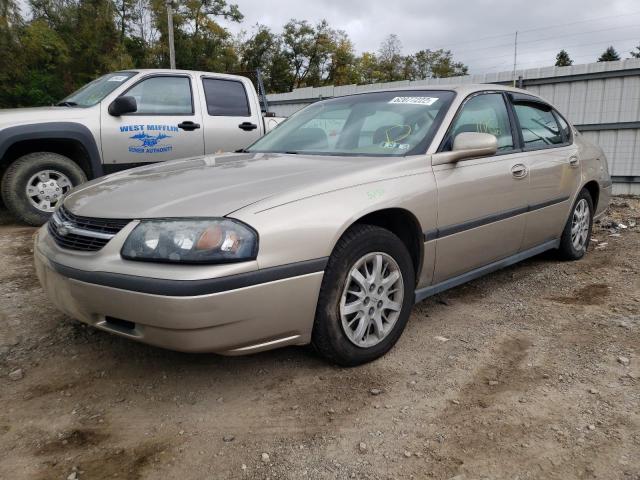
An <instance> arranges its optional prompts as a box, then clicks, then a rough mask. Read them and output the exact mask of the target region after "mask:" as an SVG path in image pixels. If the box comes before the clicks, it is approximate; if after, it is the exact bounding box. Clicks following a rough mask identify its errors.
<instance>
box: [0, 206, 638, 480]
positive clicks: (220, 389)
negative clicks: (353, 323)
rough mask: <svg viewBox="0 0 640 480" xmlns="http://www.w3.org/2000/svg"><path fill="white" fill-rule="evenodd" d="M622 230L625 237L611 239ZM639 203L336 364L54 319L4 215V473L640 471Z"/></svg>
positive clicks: (458, 292) (416, 314)
mask: <svg viewBox="0 0 640 480" xmlns="http://www.w3.org/2000/svg"><path fill="white" fill-rule="evenodd" d="M619 222H622V223H623V224H624V225H625V226H627V227H629V228H626V229H625V228H621V227H617V228H612V227H611V225H612V223H613V224H614V225H618V223H619ZM635 222H638V223H640V200H638V199H626V198H625V199H622V198H617V199H615V201H614V203H613V205H612V207H611V208H610V210H609V212H608V214H607V217H606V218H605V219H604V220H603V222H602V223H601V224H600V225H597V226H596V227H595V230H594V237H595V239H596V240H597V242H596V241H595V240H594V242H593V243H592V247H591V251H590V252H589V254H588V256H587V257H586V258H585V259H584V260H583V261H580V262H574V263H563V262H559V261H557V260H555V259H554V257H553V256H552V255H543V256H540V257H536V258H534V259H531V260H529V261H527V262H525V263H523V264H520V265H517V266H514V267H511V268H508V269H506V270H503V271H501V272H498V273H495V274H492V275H489V276H487V277H485V278H483V279H481V280H478V281H475V282H473V283H470V284H468V285H465V286H462V287H459V288H457V289H454V290H452V291H449V292H446V293H445V294H442V295H440V296H439V297H436V298H433V299H429V300H427V301H425V302H422V303H421V304H419V305H417V306H416V307H415V308H414V311H413V314H412V318H411V320H410V322H409V325H408V327H407V329H406V331H405V333H404V335H403V336H402V338H401V339H400V341H399V343H398V344H397V345H396V347H395V348H394V349H393V350H392V351H391V353H390V354H388V355H387V356H386V357H384V358H383V359H381V360H379V361H377V362H374V363H372V364H369V365H366V366H363V367H359V368H353V369H342V368H337V367H334V366H331V365H327V364H326V363H325V362H323V361H322V360H320V359H319V358H318V357H317V356H316V355H314V354H313V352H311V351H310V350H309V349H305V348H290V349H284V350H278V351H274V352H269V353H265V354H260V355H256V356H252V357H244V358H223V357H219V356H215V355H185V354H179V353H174V352H168V351H163V350H159V349H156V348H153V347H149V346H145V345H140V344H136V343H132V342H130V341H127V340H124V339H120V338H117V337H115V336H112V335H109V334H106V333H103V332H100V331H96V330H93V329H91V328H89V327H85V326H84V325H82V324H80V323H77V322H75V321H72V320H71V319H69V318H67V317H65V315H63V314H61V313H58V312H57V311H56V310H55V309H53V308H52V306H51V305H50V303H49V302H48V301H47V299H46V297H45V295H44V293H43V292H42V290H41V289H40V287H39V285H38V283H37V281H36V278H35V275H34V272H33V267H32V261H31V255H32V246H31V237H32V235H33V233H34V230H33V229H32V228H24V227H19V226H16V225H12V224H11V220H10V219H8V218H7V216H6V214H5V215H4V216H3V218H0V266H1V267H2V268H1V269H0V478H1V479H7V480H15V479H47V480H48V479H61V480H64V479H71V480H73V479H80V480H86V479H103V478H121V479H122V478H124V479H162V480H171V479H180V480H189V479H198V480H200V479H226V478H234V479H235V478H238V479H267V478H269V479H304V478H318V479H344V478H358V479H365V478H366V479H404V478H415V479H422V478H434V479H456V480H470V479H511V480H513V479H521V480H522V479H562V480H567V479H573V478H576V479H590V478H600V479H625V480H627V479H628V480H631V479H636V480H637V479H640V350H639V348H640V275H639V274H640V248H639V247H640V228H639V227H637V226H633V225H635Z"/></svg>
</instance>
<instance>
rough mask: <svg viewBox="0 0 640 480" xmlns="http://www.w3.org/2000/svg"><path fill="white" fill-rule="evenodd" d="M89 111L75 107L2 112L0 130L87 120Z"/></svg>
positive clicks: (0, 111) (0, 114) (21, 109)
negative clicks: (31, 124)
mask: <svg viewBox="0 0 640 480" xmlns="http://www.w3.org/2000/svg"><path fill="white" fill-rule="evenodd" d="M88 110H89V109H86V108H75V107H34V108H12V109H6V110H0V128H5V127H15V126H16V125H24V124H30V123H42V122H61V121H62V122H64V121H68V120H74V119H79V118H86V116H87V114H88Z"/></svg>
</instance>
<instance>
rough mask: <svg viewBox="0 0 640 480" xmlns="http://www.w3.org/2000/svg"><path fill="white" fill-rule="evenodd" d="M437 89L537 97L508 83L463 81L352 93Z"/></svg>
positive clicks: (464, 92)
mask: <svg viewBox="0 0 640 480" xmlns="http://www.w3.org/2000/svg"><path fill="white" fill-rule="evenodd" d="M429 90H431V91H437V90H440V91H442V90H450V91H454V92H457V93H461V94H470V93H474V92H484V91H487V90H491V91H501V92H502V91H504V92H517V93H521V94H524V95H531V96H532V97H538V96H537V95H535V94H533V93H531V92H530V91H528V90H523V89H521V88H515V87H511V86H508V85H498V84H495V83H463V84H460V83H458V84H444V83H443V84H440V85H411V86H406V87H393V88H376V89H373V88H372V89H371V90H366V91H363V92H357V93H354V95H359V94H361V93H374V92H407V91H423V92H424V91H429Z"/></svg>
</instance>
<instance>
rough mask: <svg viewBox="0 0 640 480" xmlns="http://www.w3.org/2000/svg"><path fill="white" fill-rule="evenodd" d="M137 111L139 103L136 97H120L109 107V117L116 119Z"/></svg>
mask: <svg viewBox="0 0 640 480" xmlns="http://www.w3.org/2000/svg"><path fill="white" fill-rule="evenodd" d="M137 111H138V103H137V102H136V99H135V98H134V97H118V98H116V99H115V100H114V101H113V102H111V105H109V115H112V116H114V117H119V116H120V115H124V114H126V113H135V112H137Z"/></svg>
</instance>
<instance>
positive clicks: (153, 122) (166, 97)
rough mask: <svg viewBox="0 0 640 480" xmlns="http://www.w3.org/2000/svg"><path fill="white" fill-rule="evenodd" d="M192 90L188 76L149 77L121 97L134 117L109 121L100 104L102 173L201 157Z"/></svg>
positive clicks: (199, 123) (198, 121)
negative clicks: (133, 108)
mask: <svg viewBox="0 0 640 480" xmlns="http://www.w3.org/2000/svg"><path fill="white" fill-rule="evenodd" d="M196 91H197V90H196V89H195V88H193V79H192V78H191V76H190V75H187V74H151V75H148V76H146V77H143V78H142V79H141V80H139V81H138V82H136V83H135V84H133V86H131V88H129V89H127V90H126V91H125V92H124V93H122V96H131V97H134V98H135V99H136V102H137V105H138V110H137V112H135V113H130V114H125V115H122V116H120V117H114V116H111V115H109V113H108V107H109V105H108V104H107V105H102V107H101V110H102V125H101V132H102V155H103V163H104V164H105V171H107V172H109V171H113V170H118V169H121V168H122V167H126V166H135V165H136V164H143V163H151V162H163V161H166V160H174V159H177V158H187V157H194V156H199V155H202V154H203V153H204V140H203V133H202V132H203V129H202V115H201V112H200V102H199V101H198V98H197V97H195V95H196ZM194 97H195V98H194Z"/></svg>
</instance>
